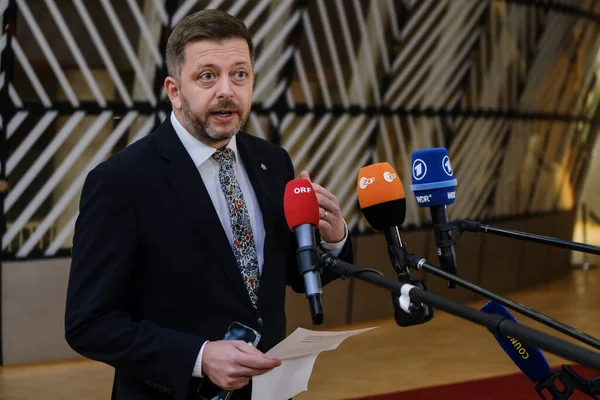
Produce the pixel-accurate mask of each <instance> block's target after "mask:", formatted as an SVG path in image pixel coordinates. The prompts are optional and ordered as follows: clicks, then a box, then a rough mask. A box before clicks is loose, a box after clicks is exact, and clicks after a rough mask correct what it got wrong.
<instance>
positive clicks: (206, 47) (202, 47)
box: [185, 39, 250, 62]
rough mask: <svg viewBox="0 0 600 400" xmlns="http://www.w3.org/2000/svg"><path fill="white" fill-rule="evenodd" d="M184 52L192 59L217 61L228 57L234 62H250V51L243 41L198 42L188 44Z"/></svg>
mask: <svg viewBox="0 0 600 400" xmlns="http://www.w3.org/2000/svg"><path fill="white" fill-rule="evenodd" d="M185 51H186V53H187V55H189V56H191V57H193V58H194V59H200V58H213V59H215V60H217V59H219V58H223V57H225V56H230V57H234V58H235V59H236V61H247V62H248V61H250V50H249V48H248V43H246V41H245V40H244V39H227V40H222V41H214V40H198V41H194V42H190V43H188V44H187V45H186V48H185Z"/></svg>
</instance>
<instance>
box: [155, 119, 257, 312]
mask: <svg viewBox="0 0 600 400" xmlns="http://www.w3.org/2000/svg"><path fill="white" fill-rule="evenodd" d="M156 138H157V143H158V146H159V151H160V153H161V155H162V157H163V158H164V160H165V163H164V169H163V171H164V174H165V176H166V178H167V180H168V181H169V183H170V184H171V187H172V188H173V190H174V191H175V193H176V194H177V196H178V197H179V199H180V200H181V202H182V204H183V207H184V208H185V209H186V211H187V212H188V214H189V215H190V217H191V218H192V221H193V225H194V226H196V227H197V228H198V229H197V231H198V233H199V234H200V237H201V238H202V243H201V245H202V246H203V247H204V248H206V249H207V251H212V252H213V253H214V259H215V260H217V261H218V262H219V263H220V264H221V265H222V268H221V269H222V270H223V271H224V272H225V273H226V275H227V276H228V278H229V280H230V281H231V283H232V285H233V287H234V289H235V291H236V292H237V294H238V295H239V296H240V298H241V299H242V301H243V302H244V304H246V306H247V307H249V308H250V310H254V307H253V306H252V302H251V300H250V296H249V295H248V291H247V290H246V285H245V284H244V280H243V278H242V275H241V273H240V270H239V268H238V266H237V261H236V259H235V256H234V254H233V251H232V249H231V246H230V245H229V241H228V239H227V235H226V234H225V231H224V230H223V226H222V225H221V221H220V220H219V216H218V215H217V212H216V210H215V208H214V206H213V204H212V201H211V199H210V196H209V194H208V191H207V190H206V186H205V185H204V182H203V181H202V177H201V176H200V173H199V172H198V169H197V168H196V166H195V165H194V162H193V161H192V159H191V157H190V156H189V154H188V152H187V151H186V150H185V147H184V146H183V144H182V143H181V141H180V140H179V138H178V137H177V134H176V133H175V130H174V129H173V126H172V125H171V123H170V120H169V118H167V119H166V120H165V122H164V123H163V124H162V125H161V127H160V128H159V130H158V132H157V136H156Z"/></svg>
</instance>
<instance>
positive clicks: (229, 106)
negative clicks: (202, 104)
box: [208, 100, 242, 113]
mask: <svg viewBox="0 0 600 400" xmlns="http://www.w3.org/2000/svg"><path fill="white" fill-rule="evenodd" d="M221 110H227V111H230V112H236V113H240V112H241V111H242V110H241V109H240V107H239V106H238V105H237V104H236V103H235V102H234V101H233V100H224V101H220V102H218V103H217V104H216V105H214V106H213V107H211V108H210V109H209V110H208V112H209V113H214V112H218V111H221Z"/></svg>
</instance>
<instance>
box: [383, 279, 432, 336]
mask: <svg viewBox="0 0 600 400" xmlns="http://www.w3.org/2000/svg"><path fill="white" fill-rule="evenodd" d="M401 282H402V283H408V284H410V285H412V286H415V287H417V288H419V289H421V290H425V291H426V290H427V286H426V285H425V282H423V281H420V280H416V279H409V280H406V281H402V280H401ZM391 295H392V303H393V304H394V319H395V320H396V324H397V325H398V326H402V327H407V326H413V325H421V324H424V323H425V322H428V321H430V320H431V319H432V318H433V307H431V306H430V305H427V304H423V303H417V302H415V301H413V300H412V299H411V298H410V297H408V296H404V295H401V296H398V295H397V294H396V293H393V292H392V293H391ZM406 298H408V302H409V305H408V312H406V311H405V310H404V309H402V305H401V303H402V302H403V301H406Z"/></svg>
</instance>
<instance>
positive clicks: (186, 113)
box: [181, 96, 248, 144]
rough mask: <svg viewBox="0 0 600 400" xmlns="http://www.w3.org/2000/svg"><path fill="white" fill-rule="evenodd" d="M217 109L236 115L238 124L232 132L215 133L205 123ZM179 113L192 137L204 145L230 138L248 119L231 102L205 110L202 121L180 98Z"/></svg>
mask: <svg viewBox="0 0 600 400" xmlns="http://www.w3.org/2000/svg"><path fill="white" fill-rule="evenodd" d="M219 109H227V110H232V112H233V113H234V114H237V116H238V124H237V125H236V126H235V127H234V128H233V129H232V130H229V131H226V132H217V131H216V130H215V128H214V127H213V126H211V125H210V124H209V123H207V121H208V118H209V117H210V115H211V114H212V113H213V112H214V110H219ZM181 112H182V114H183V118H184V119H185V122H186V124H187V126H188V128H189V129H190V133H191V134H192V136H194V137H195V138H196V139H198V140H200V141H201V142H203V143H206V144H211V143H218V142H221V141H223V140H226V139H230V138H232V137H233V136H234V135H235V134H237V133H238V132H239V131H240V129H242V126H244V124H245V123H246V119H247V118H248V116H247V115H245V116H244V115H242V110H241V109H240V108H239V106H238V105H237V104H235V103H234V102H233V101H232V100H224V101H220V102H219V103H217V105H216V106H214V107H211V108H210V109H209V110H207V111H206V114H205V116H204V119H202V118H200V117H199V116H198V115H196V114H195V113H194V112H193V111H192V109H191V108H190V104H189V103H188V102H187V100H186V99H185V97H183V96H182V97H181Z"/></svg>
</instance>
